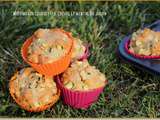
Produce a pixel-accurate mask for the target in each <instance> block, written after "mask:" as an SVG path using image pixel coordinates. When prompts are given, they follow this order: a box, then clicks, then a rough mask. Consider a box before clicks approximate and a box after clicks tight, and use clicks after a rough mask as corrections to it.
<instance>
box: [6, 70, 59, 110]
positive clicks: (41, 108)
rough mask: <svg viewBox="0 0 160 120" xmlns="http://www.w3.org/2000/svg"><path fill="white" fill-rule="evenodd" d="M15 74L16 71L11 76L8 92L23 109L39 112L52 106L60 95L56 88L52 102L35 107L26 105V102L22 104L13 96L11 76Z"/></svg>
mask: <svg viewBox="0 0 160 120" xmlns="http://www.w3.org/2000/svg"><path fill="white" fill-rule="evenodd" d="M16 75H17V72H16V73H15V74H14V76H13V77H12V78H11V80H10V82H9V91H10V94H11V96H12V98H13V99H14V100H15V101H16V103H17V104H18V105H19V106H20V107H21V108H22V109H24V110H27V111H29V112H41V111H44V110H46V109H48V108H50V107H51V106H53V105H54V104H55V103H56V102H57V101H58V100H59V97H60V90H59V89H58V88H57V90H58V91H57V94H55V95H54V96H53V98H52V100H51V101H52V102H50V103H47V104H45V105H43V106H40V107H35V108H30V107H29V105H26V104H23V103H21V101H20V99H18V98H16V97H15V95H14V94H15V93H14V88H13V80H14V79H13V78H14V77H15V76H16Z"/></svg>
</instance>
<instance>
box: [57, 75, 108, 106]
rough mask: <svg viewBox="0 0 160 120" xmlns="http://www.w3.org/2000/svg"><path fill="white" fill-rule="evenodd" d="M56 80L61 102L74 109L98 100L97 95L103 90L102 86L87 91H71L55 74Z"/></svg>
mask: <svg viewBox="0 0 160 120" xmlns="http://www.w3.org/2000/svg"><path fill="white" fill-rule="evenodd" d="M56 81H57V84H58V87H59V89H60V90H61V93H62V94H61V95H62V99H63V102H64V103H65V104H67V105H69V106H71V107H73V108H76V109H79V108H82V109H87V108H88V107H89V106H90V105H91V104H92V103H94V102H96V101H97V100H98V97H99V95H100V94H101V93H102V92H103V89H104V87H105V86H103V87H100V88H97V89H93V90H87V91H73V90H70V89H67V88H65V87H64V86H63V84H62V83H61V80H60V77H59V76H56ZM106 83H107V82H106Z"/></svg>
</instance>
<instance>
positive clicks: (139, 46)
mask: <svg viewBox="0 0 160 120" xmlns="http://www.w3.org/2000/svg"><path fill="white" fill-rule="evenodd" d="M129 50H130V51H132V52H133V53H136V54H139V55H144V56H145V55H147V56H153V55H156V56H158V55H160V32H156V31H153V30H150V29H148V28H145V29H144V30H138V31H137V32H134V33H133V34H132V37H131V41H130V45H129Z"/></svg>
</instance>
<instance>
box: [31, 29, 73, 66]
mask: <svg viewBox="0 0 160 120" xmlns="http://www.w3.org/2000/svg"><path fill="white" fill-rule="evenodd" d="M67 34H68V33H67V32H65V31H64V30H62V29H41V28H40V29H38V30H37V31H36V32H35V33H34V34H33V42H32V43H31V45H30V46H29V48H28V60H29V61H30V62H33V63H40V64H45V63H51V62H53V61H56V60H58V59H59V58H61V57H63V56H65V54H67V52H68V51H69V50H70V46H69V42H68V41H69V39H70V38H69V37H68V35H67Z"/></svg>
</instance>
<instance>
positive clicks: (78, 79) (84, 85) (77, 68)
mask: <svg viewBox="0 0 160 120" xmlns="http://www.w3.org/2000/svg"><path fill="white" fill-rule="evenodd" d="M62 83H63V85H64V86H65V87H66V88H68V89H72V90H79V91H85V90H91V89H96V88H99V87H103V86H105V83H106V78H105V75H104V74H102V73H101V72H100V71H99V70H98V69H96V68H95V66H91V65H90V64H89V63H88V61H87V60H84V61H75V62H73V63H72V64H71V66H70V67H69V68H68V69H67V70H66V71H65V72H64V74H63V75H62Z"/></svg>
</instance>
